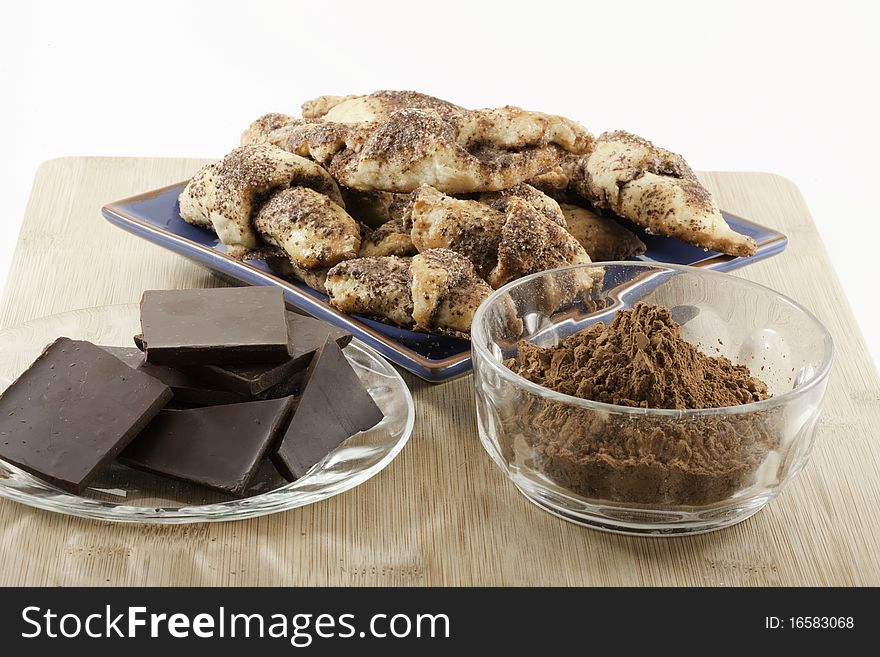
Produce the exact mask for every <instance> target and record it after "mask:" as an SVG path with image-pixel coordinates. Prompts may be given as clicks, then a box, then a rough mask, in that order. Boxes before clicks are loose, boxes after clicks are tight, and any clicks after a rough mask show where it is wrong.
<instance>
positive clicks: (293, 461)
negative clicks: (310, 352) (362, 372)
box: [272, 336, 383, 481]
mask: <svg viewBox="0 0 880 657" xmlns="http://www.w3.org/2000/svg"><path fill="white" fill-rule="evenodd" d="M382 417H383V416H382V411H380V410H379V408H378V407H377V406H376V404H375V402H374V401H373V398H372V397H370V393H368V392H367V391H366V390H365V389H364V387H363V385H361V382H360V379H358V376H357V374H356V373H355V372H354V370H353V369H351V365H349V364H348V361H347V360H346V359H345V356H344V355H343V353H342V350H341V349H340V348H339V346H338V345H337V344H336V343H335V342H334V341H333V340H332V339H330V337H329V336H328V337H327V338H326V339H325V341H324V344H323V345H321V347H320V349H318V352H317V353H316V354H315V357H314V358H313V359H312V362H311V364H310V365H309V369H308V371H307V372H306V383H305V389H304V390H303V393H302V396H301V397H300V399H299V402H298V403H297V406H296V410H295V411H294V413H293V418H292V419H291V421H290V425H289V426H288V428H287V431H286V432H285V433H284V437H283V438H282V440H281V443H280V444H279V446H278V450H277V451H276V452H275V453H274V454H272V462H273V463H274V464H275V467H276V468H278V471H279V472H280V473H281V474H282V475H284V476H285V477H287V478H288V479H290V480H291V481H294V480H296V479H298V478H300V477H302V476H303V475H304V474H305V473H306V472H307V471H308V470H309V468H311V467H312V466H313V465H315V464H316V463H318V462H319V461H320V460H321V459H322V458H324V457H325V456H326V455H327V454H329V453H330V452H332V451H333V450H334V449H336V447H338V446H339V445H340V444H341V443H342V442H343V441H345V440H346V439H348V438H350V437H351V436H353V435H354V434H356V433H358V432H359V431H366V430H367V429H369V428H371V427H373V426H375V425H376V424H377V423H378V422H379V421H380V420H381V419H382Z"/></svg>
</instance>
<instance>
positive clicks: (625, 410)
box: [471, 260, 836, 418]
mask: <svg viewBox="0 0 880 657" xmlns="http://www.w3.org/2000/svg"><path fill="white" fill-rule="evenodd" d="M612 266H625V267H637V268H642V269H658V270H663V269H665V270H667V271H679V272H684V273H694V274H697V275H699V276H705V277H709V278H726V279H728V280H733V281H736V284H738V285H743V286H744V287H749V288H752V289H757V290H760V291H761V292H762V293H767V292H769V293H771V294H772V295H773V296H775V297H776V298H777V299H779V300H782V301H784V302H786V303H787V304H789V305H791V306H792V307H794V308H795V309H797V310H798V311H800V312H801V313H803V314H804V315H806V317H807V318H808V319H809V320H810V321H812V322H813V323H814V324H815V325H816V326H817V327H818V328H819V331H820V333H822V334H823V336H824V340H825V344H826V345H827V348H826V349H825V353H824V355H823V360H822V363H821V365H820V367H818V368H817V369H816V372H814V374H813V375H812V376H811V377H810V378H809V379H808V380H807V381H806V382H804V383H803V384H802V385H800V386H798V387H797V388H792V389H791V390H787V391H785V392H783V393H782V394H780V395H776V396H774V397H770V398H768V399H763V400H761V401H756V402H749V403H748V404H737V405H736V406H718V407H715V408H682V409H679V408H642V407H640V406H622V405H620V404H609V403H606V402H599V401H593V400H591V399H583V398H581V397H575V396H573V395H568V394H566V393H563V392H558V391H556V390H553V389H552V388H547V387H545V386H542V385H539V384H537V383H534V382H532V381H529V380H528V379H527V378H525V377H523V376H521V375H519V374H517V373H516V372H514V371H513V370H511V369H509V368H507V367H506V366H505V365H504V364H503V363H502V362H500V361H498V360H497V359H496V358H495V357H494V356H493V355H492V354H491V353H490V352H489V350H488V348H487V347H486V345H485V344H483V341H482V338H485V337H487V335H488V334H487V333H486V332H485V331H484V321H483V317H484V315H485V314H486V312H487V311H488V308H489V307H490V306H492V304H493V303H494V302H495V301H497V300H498V299H499V298H501V297H502V296H503V295H505V294H508V293H509V292H510V290H512V289H514V288H515V287H517V286H519V285H523V284H525V283H527V282H529V281H531V280H534V279H536V278H538V277H539V276H546V275H547V274H557V273H559V272H564V271H575V270H584V269H591V268H595V267H612ZM587 316H589V315H587ZM471 350H472V352H473V353H474V355H475V356H476V358H474V363H475V365H477V364H479V365H482V364H483V363H488V365H489V367H490V368H492V369H493V370H494V371H495V373H496V374H498V375H500V376H501V377H502V378H503V379H506V380H507V381H508V382H510V383H512V384H514V385H517V386H520V387H522V388H525V389H527V390H529V391H531V392H533V393H535V394H537V395H540V396H542V397H550V398H553V399H554V401H559V402H564V403H567V404H571V405H574V406H581V407H583V408H588V409H592V410H601V411H606V412H612V413H622V414H628V415H652V416H658V417H675V418H682V417H702V416H717V415H734V414H744V413H752V412H758V411H762V410H765V409H768V408H772V407H774V406H779V405H782V404H785V403H787V402H788V401H789V400H790V399H793V398H795V397H798V396H801V395H803V394H805V393H806V392H808V391H809V390H811V389H812V388H814V387H816V386H817V385H819V384H820V383H821V382H823V381H825V380H826V379H827V378H828V375H829V373H830V372H831V365H832V363H833V362H834V357H835V353H836V351H835V346H834V339H833V338H832V336H831V332H830V331H829V330H828V328H827V327H826V326H825V324H823V323H822V322H821V321H820V320H819V318H818V317H816V315H814V314H813V313H812V312H811V311H810V310H808V309H807V308H805V307H804V306H803V305H801V304H800V303H798V302H797V301H795V300H794V299H792V298H791V297H788V296H786V295H784V294H782V293H781V292H777V291H776V290H774V289H773V288H771V287H768V286H766V285H762V284H761V283H755V282H754V281H750V280H747V279H744V278H740V277H738V276H733V275H732V274H728V273H725V272H719V271H712V270H707V269H702V268H700V267H691V266H688V265H677V264H672V263H666V262H641V261H638V260H635V261H634V260H610V261H607V262H593V263H589V264H580V265H569V266H566V267H557V268H555V269H547V270H544V271H540V272H536V273H534V274H529V275H528V276H523V277H522V278H518V279H516V280H514V281H511V282H510V283H507V284H506V285H504V286H502V287H500V288H498V289H497V290H495V291H494V292H492V294H490V295H489V296H488V297H486V298H485V299H484V300H483V302H482V303H481V304H480V306H479V307H478V308H477V310H476V311H475V312H474V317H473V322H472V328H471ZM478 376H480V375H479V374H478V368H477V367H475V368H474V378H475V380H476V378H477V377H478Z"/></svg>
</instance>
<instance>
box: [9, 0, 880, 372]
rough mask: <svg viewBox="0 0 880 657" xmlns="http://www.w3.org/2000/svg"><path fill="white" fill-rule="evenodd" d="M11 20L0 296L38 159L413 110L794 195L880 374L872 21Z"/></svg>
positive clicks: (604, 17) (261, 6) (695, 6)
mask: <svg viewBox="0 0 880 657" xmlns="http://www.w3.org/2000/svg"><path fill="white" fill-rule="evenodd" d="M11 7H14V9H13V8H11ZM0 21H2V22H0V94H2V96H0V99H2V100H0V126H2V130H3V138H2V142H0V143H2V151H0V181H2V192H3V196H2V206H0V207H2V214H0V227H2V229H3V232H2V235H3V238H4V239H3V240H2V241H0V284H2V283H4V282H5V278H6V272H7V270H8V267H9V262H10V259H11V256H12V250H13V246H14V244H15V236H16V235H17V232H18V226H19V224H20V222H21V217H22V215H23V213H24V209H25V204H26V202H27V197H28V193H29V191H30V186H31V181H32V179H33V175H34V172H35V170H36V167H37V165H38V164H39V163H40V162H41V161H43V160H45V159H48V158H53V157H58V156H64V155H137V156H171V157H220V156H221V155H223V154H224V153H225V152H226V151H228V150H229V149H231V148H232V147H234V146H235V145H237V139H238V135H239V133H240V132H241V130H242V129H243V128H244V127H245V126H246V125H247V124H248V123H249V122H250V121H251V120H252V119H254V118H255V117H257V116H258V115H260V114H263V113H265V112H268V111H282V112H290V113H295V112H296V111H297V109H298V107H299V105H300V103H301V102H302V101H303V100H305V99H308V98H311V97H314V96H317V95H320V94H347V93H356V92H357V93H360V92H370V91H374V90H376V89H416V90H419V91H424V92H427V93H430V94H433V95H436V96H440V97H443V98H447V99H449V100H452V101H455V102H457V103H460V104H463V105H467V106H473V107H486V106H496V105H503V104H508V103H509V104H517V105H521V106H524V107H527V108H530V109H536V110H542V111H546V112H553V113H559V114H565V115H569V116H571V117H572V118H575V119H578V120H579V121H581V122H582V123H583V124H584V125H585V126H587V127H588V128H589V129H591V130H592V131H593V132H595V133H598V132H601V131H603V130H608V129H614V128H626V129H628V130H630V131H633V132H636V133H639V134H642V135H643V136H645V137H648V138H649V139H651V140H653V141H655V142H656V143H658V144H659V145H662V146H666V147H668V148H671V149H673V150H676V151H678V152H681V153H683V154H684V155H685V156H686V157H687V158H688V159H689V161H690V163H691V165H692V166H693V167H694V168H695V169H697V170H753V171H772V172H775V173H779V174H782V175H784V176H786V177H788V178H790V179H791V180H793V181H794V182H795V183H796V184H797V185H798V186H799V187H800V189H801V191H802V192H803V194H804V196H805V197H806V200H807V203H808V205H809V207H810V208H811V210H812V213H813V217H814V219H815V221H816V223H817V225H818V227H819V230H820V232H821V234H822V237H823V239H824V241H825V244H826V246H827V247H828V250H829V251H830V253H831V257H832V261H833V262H834V264H835V266H836V268H837V272H838V274H839V276H840V279H841V281H842V283H843V286H844V289H845V290H846V293H847V296H848V297H849V302H850V303H851V304H852V306H853V309H854V310H855V313H856V316H857V318H858V321H859V323H860V325H861V328H862V331H863V332H864V334H865V336H866V338H867V340H868V344H869V346H870V348H871V349H872V352H873V355H874V359H875V362H877V361H878V360H880V326H878V324H877V322H876V321H875V320H877V318H878V313H877V311H876V310H875V308H874V306H875V305H876V304H877V301H878V299H877V294H876V285H877V281H878V279H880V277H878V275H877V267H878V264H880V246H878V240H877V231H878V226H880V202H878V199H877V198H876V197H877V193H878V187H880V183H878V182H877V181H876V178H877V170H878V168H880V137H878V130H880V128H878V125H877V122H878V116H880V106H878V101H877V94H878V78H880V72H878V64H880V47H878V43H880V2H875V1H870V0H865V1H864V2H854V1H853V2H847V1H840V0H837V1H835V2H822V3H821V4H819V3H817V4H815V5H813V4H811V3H809V2H773V1H771V0H763V1H760V2H753V1H751V0H726V1H724V2H710V1H703V2H695V1H694V2H680V1H679V2H676V1H674V0H665V1H662V2H616V1H612V0H606V1H605V2H570V3H563V2H556V1H549V0H531V1H530V2H525V3H514V2H506V3H495V2H492V3H488V2H485V3H481V2H477V1H476V0H471V1H470V2H459V1H451V0H442V1H437V2H430V3H418V2H416V0H412V1H411V2H403V3H383V2H369V1H368V0H364V1H361V2H352V3H342V2H339V3H333V2H322V1H320V0H312V1H310V2H306V3H299V2H261V1H256V0H248V1H246V2H245V1H242V2H238V3H235V4H232V3H222V2H188V3H184V2H164V1H156V0H152V1H150V2H113V3H111V2H76V3H74V2H34V1H33V0H25V1H24V2H19V3H16V4H15V5H6V6H5V8H4V11H3V16H2V18H0ZM107 200H108V201H109V200H113V199H107ZM96 211H97V209H96ZM59 275H60V274H59ZM841 302H844V301H843V300H841Z"/></svg>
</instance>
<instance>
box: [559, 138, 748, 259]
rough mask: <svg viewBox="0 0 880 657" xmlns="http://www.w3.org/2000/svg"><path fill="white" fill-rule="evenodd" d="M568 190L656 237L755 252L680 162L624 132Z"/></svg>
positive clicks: (583, 163)
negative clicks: (645, 229)
mask: <svg viewBox="0 0 880 657" xmlns="http://www.w3.org/2000/svg"><path fill="white" fill-rule="evenodd" d="M569 185H570V189H571V190H572V191H574V192H576V193H577V194H580V195H581V196H583V197H584V198H585V199H587V200H588V201H590V203H592V204H593V205H594V206H595V207H597V208H601V209H608V210H611V211H612V212H614V213H615V214H617V215H620V216H621V217H625V218H626V219H629V220H630V221H633V222H635V223H637V224H639V225H641V226H644V227H645V228H647V229H648V230H649V231H650V232H652V233H654V234H657V235H666V236H667V237H675V238H677V239H680V240H682V241H684V242H688V243H689V244H694V245H695V246H700V247H703V248H704V249H712V250H713V251H720V252H721V253H726V254H728V255H735V256H748V255H752V254H753V253H754V252H755V249H756V248H757V247H756V245H755V241H754V240H753V239H752V238H751V237H748V236H747V235H741V234H740V233H737V232H736V231H734V230H733V229H731V228H730V226H728V225H727V222H725V221H724V217H723V216H722V215H721V211H720V210H719V209H718V206H717V205H716V203H715V200H714V199H713V198H712V195H711V194H710V193H709V190H707V189H706V188H705V187H704V186H703V185H702V183H700V181H699V180H698V179H697V176H696V175H695V174H694V172H693V170H692V169H691V168H690V166H689V165H688V163H687V162H685V160H684V158H683V157H682V156H681V155H679V154H678V153H673V152H671V151H668V150H666V149H665V148H660V147H658V146H655V145H654V144H652V143H651V142H649V141H648V140H647V139H642V138H641V137H638V136H636V135H634V134H631V133H629V132H625V131H623V130H616V131H614V132H606V133H604V134H602V135H600V136H599V138H598V139H597V140H596V145H595V149H594V150H593V152H592V153H591V154H590V155H588V156H586V157H583V158H581V160H580V162H579V164H578V166H577V167H575V168H574V171H573V175H572V179H571V182H570V183H569Z"/></svg>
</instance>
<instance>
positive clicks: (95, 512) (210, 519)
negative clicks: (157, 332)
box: [0, 303, 415, 525]
mask: <svg viewBox="0 0 880 657" xmlns="http://www.w3.org/2000/svg"><path fill="white" fill-rule="evenodd" d="M137 307H138V304H136V303H114V304H104V305H98V306H85V307H82V308H73V309H70V310H66V311H62V312H59V313H53V314H51V315H43V316H41V317H34V318H31V319H29V320H27V321H25V322H21V323H19V324H15V325H12V326H7V327H4V328H3V329H0V341H2V336H3V335H4V334H5V333H7V332H11V331H15V330H18V329H21V328H24V327H27V326H30V325H32V324H35V323H39V322H42V321H48V320H51V319H53V318H56V317H63V316H65V315H72V314H75V313H80V312H84V311H90V310H106V309H111V308H128V309H136V308H137ZM350 346H351V347H354V348H355V349H359V350H360V351H362V352H363V353H366V354H367V355H368V356H370V358H371V359H372V360H373V361H375V362H377V363H379V364H381V366H382V368H383V370H386V371H384V372H383V374H387V375H389V376H392V377H393V378H394V379H395V380H396V381H397V382H398V384H399V385H400V387H401V388H402V389H403V391H404V400H405V402H406V407H407V416H406V422H405V423H404V426H403V429H402V431H401V437H400V438H399V439H398V441H397V442H396V444H395V445H394V446H393V447H392V449H391V450H389V453H388V454H386V455H385V456H384V457H383V458H382V459H381V461H380V462H379V463H378V464H376V465H375V466H374V468H375V469H374V470H373V471H372V472H370V473H369V474H368V475H367V476H366V477H365V478H363V479H358V478H357V477H354V478H350V479H349V480H347V481H345V482H344V483H342V484H341V485H339V486H336V487H334V489H333V492H331V493H330V494H321V493H318V494H315V493H309V494H304V496H303V497H302V498H301V499H299V500H296V501H295V502H294V503H292V504H291V503H285V502H284V501H283V500H281V501H280V502H278V503H273V504H266V505H264V506H257V507H253V506H252V505H254V504H255V503H257V502H258V501H260V500H261V498H262V501H263V502H264V503H265V502H267V500H266V497H267V496H269V497H270V498H271V497H278V496H279V495H283V493H284V492H285V489H287V488H288V486H293V485H295V484H296V483H297V482H290V483H288V484H286V485H284V486H281V487H280V488H276V489H274V490H271V491H266V492H264V493H259V494H257V495H253V496H251V497H246V498H242V499H230V500H227V501H223V502H215V503H212V504H201V505H186V506H181V507H180V508H177V509H174V510H173V511H174V515H166V514H165V513H164V512H165V509H164V508H161V507H144V506H133V505H127V504H116V503H114V502H110V501H103V500H92V499H90V500H89V501H90V502H92V503H93V505H92V504H90V505H89V506H87V507H85V508H83V509H77V508H74V507H72V506H69V505H68V504H62V505H61V506H58V505H57V504H58V503H57V501H55V502H53V500H57V499H59V498H61V499H69V498H80V499H88V498H83V497H82V496H80V495H76V494H74V493H70V492H67V491H63V490H61V489H57V490H54V492H53V493H52V494H51V495H48V496H46V497H35V496H33V495H31V494H28V493H25V492H23V491H21V490H19V489H17V488H12V487H9V486H7V485H6V484H5V479H0V498H5V499H8V500H12V501H14V502H17V503H20V504H24V505H25V506H29V507H32V508H37V509H42V510H44V511H50V512H54V513H59V514H61V515H66V516H71V517H77V518H86V519H89V520H101V521H106V522H112V523H124V524H145V525H183V524H199V523H216V522H234V521H237V520H246V519H248V518H257V517H262V516H267V515H273V514H276V513H281V512H284V511H290V510H292V509H297V508H300V507H303V506H308V505H310V504H314V503H316V502H321V501H324V500H327V499H330V498H332V497H336V496H337V495H340V494H342V493H344V492H347V491H349V490H352V489H353V488H356V487H358V486H360V485H361V484H364V483H366V482H367V481H369V480H370V479H372V478H373V477H375V476H376V475H377V474H379V473H380V472H382V471H383V470H384V469H385V468H387V467H388V466H389V465H390V464H391V463H392V462H393V461H394V460H395V459H396V458H397V457H398V456H399V455H400V452H401V451H403V448H404V447H406V445H407V443H409V441H410V438H411V437H412V433H413V430H414V428H415V401H414V400H413V397H412V391H411V390H410V389H409V386H408V385H407V383H406V381H405V380H404V379H403V377H402V376H401V375H400V372H398V371H397V370H396V369H395V368H394V366H393V365H392V364H391V363H389V362H388V361H387V360H386V359H384V358H383V357H382V355H381V354H380V353H378V352H377V351H376V350H375V349H373V348H372V347H371V346H370V345H368V344H366V343H364V342H363V341H362V340H358V339H357V338H354V339H353V340H352V341H351V342H350V343H349V344H348V345H346V347H345V348H344V349H343V353H344V352H345V349H347V348H349V347H350ZM322 461H323V459H322ZM0 463H2V464H3V466H4V467H5V468H7V470H8V469H9V468H12V469H13V470H10V471H12V472H21V473H23V474H24V475H26V476H28V477H32V478H33V479H35V480H37V481H38V482H39V483H40V484H43V485H46V486H49V487H50V488H53V489H54V487H52V486H51V485H50V484H48V483H47V482H45V481H43V480H41V479H40V478H39V477H37V476H36V475H32V474H30V473H28V472H26V471H24V470H22V469H21V468H18V467H17V466H15V465H13V464H11V463H8V462H7V461H4V460H3V459H0ZM301 480H302V478H300V479H299V480H297V481H301ZM269 501H270V502H272V500H271V499H270V500H269ZM288 502H289V501H288ZM218 507H229V512H228V513H227V514H224V515H215V514H216V510H215V511H206V510H207V509H212V508H213V509H216V508H218ZM118 508H127V509H131V510H133V513H132V514H131V515H126V516H116V515H113V512H112V511H107V510H108V509H118ZM151 510H152V511H153V513H150V511H151ZM206 513H207V515H206ZM141 514H142V515H141Z"/></svg>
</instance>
